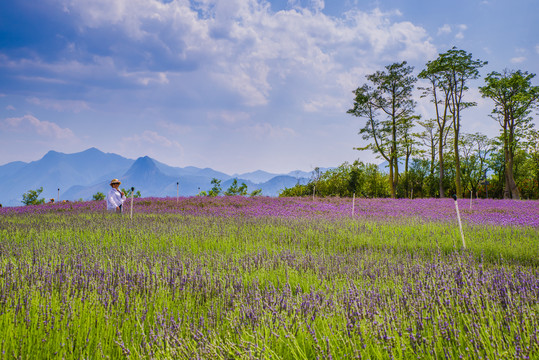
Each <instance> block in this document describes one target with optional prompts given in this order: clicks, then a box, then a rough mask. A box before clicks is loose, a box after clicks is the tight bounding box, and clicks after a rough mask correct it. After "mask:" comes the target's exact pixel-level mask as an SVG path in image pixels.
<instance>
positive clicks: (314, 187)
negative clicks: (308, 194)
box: [313, 186, 316, 201]
mask: <svg viewBox="0 0 539 360" xmlns="http://www.w3.org/2000/svg"><path fill="white" fill-rule="evenodd" d="M315 191H316V186H313V201H314V192H315Z"/></svg>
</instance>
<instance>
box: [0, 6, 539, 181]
mask: <svg viewBox="0 0 539 360" xmlns="http://www.w3.org/2000/svg"><path fill="white" fill-rule="evenodd" d="M453 46H456V47H458V48H460V49H463V50H466V51H468V52H471V53H472V54H473V56H474V58H478V59H481V60H486V61H488V62H489V64H488V65H487V66H486V67H485V68H483V69H482V71H481V74H482V76H485V75H486V74H488V73H489V72H491V71H502V70H503V69H505V68H508V69H521V70H525V71H529V72H531V73H536V74H537V73H539V3H538V2H537V1H535V0H513V1H501V0H456V1H434V0H430V1H427V0H411V1H404V0H402V1H398V0H390V1H359V0H336V1H323V0H274V1H265V0H226V1H225V0H197V1H195V0H167V1H163V0H160V1H159V0H40V1H35V0H6V1H2V2H0V165H1V164H5V163H8V162H11V161H16V160H21V161H33V160H37V159H39V158H41V157H42V156H43V155H44V154H45V153H46V152H47V151H49V150H56V151H60V152H66V153H72V152H78V151H82V150H85V149H87V148H89V147H97V148H99V149H100V150H102V151H105V152H114V153H117V154H120V155H122V156H125V157H129V158H133V159H134V158H137V157H139V156H144V155H149V156H151V157H153V158H155V159H157V160H159V161H162V162H164V163H167V164H169V165H173V166H181V167H183V166H189V165H193V166H197V167H211V168H214V169H216V170H220V171H224V172H226V173H229V174H232V173H241V172H247V171H253V170H257V169H262V170H266V171H271V172H288V171H292V170H296V169H300V170H305V171H310V170H312V169H313V168H314V167H316V166H320V167H329V166H337V165H339V164H341V163H343V162H344V161H353V160H355V159H358V158H359V159H360V160H363V161H365V162H380V160H377V159H375V157H374V156H373V155H372V154H369V153H365V152H361V153H360V152H358V151H355V150H353V147H357V146H361V145H362V144H363V142H362V140H361V138H360V136H359V135H358V134H357V133H358V131H359V129H360V128H361V127H362V125H363V121H362V120H361V119H359V118H354V117H352V116H350V115H348V114H346V110H347V109H349V108H350V107H351V106H352V103H353V94H352V91H353V90H354V89H355V88H357V87H358V86H360V85H362V84H363V83H364V82H365V75H367V74H370V73H373V72H375V71H377V70H381V69H383V67H384V66H385V65H389V64H391V63H393V62H397V61H399V62H400V61H403V60H406V61H408V62H409V64H411V65H413V66H414V67H415V73H416V74H417V73H418V72H419V71H420V70H421V69H422V68H423V66H424V65H425V63H426V62H427V61H428V60H432V59H434V58H436V56H437V54H438V53H441V52H445V51H446V50H448V49H450V48H451V47H453ZM534 84H536V85H537V84H538V81H537V79H534ZM479 85H482V81H478V82H477V83H476V84H474V85H473V86H472V89H471V90H470V91H469V93H468V94H467V100H469V101H476V102H477V103H478V106H477V107H476V108H474V109H469V110H466V112H465V113H464V114H463V127H464V131H465V132H482V133H484V134H487V135H489V136H494V135H496V133H497V131H498V127H497V126H498V125H497V123H496V122H494V121H493V120H491V119H490V118H489V117H488V114H489V112H490V110H491V108H492V103H490V101H489V100H486V99H481V97H480V95H479V92H478V91H477V86H479ZM417 100H418V106H417V113H418V114H421V115H422V116H423V117H424V118H428V117H431V116H432V111H431V106H430V104H429V103H428V102H427V101H425V100H421V99H420V98H419V97H418V98H417ZM535 116H536V118H535V123H536V124H537V125H539V124H538V122H537V115H535Z"/></svg>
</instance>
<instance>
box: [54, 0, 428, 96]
mask: <svg viewBox="0 0 539 360" xmlns="http://www.w3.org/2000/svg"><path fill="white" fill-rule="evenodd" d="M63 4H64V6H65V8H66V9H67V11H69V12H70V13H76V14H78V15H79V17H80V20H81V23H80V27H81V31H83V32H84V31H88V32H91V30H92V29H96V28H103V29H109V28H111V29H113V30H114V31H118V29H120V31H121V32H122V34H123V38H122V39H123V41H124V42H125V40H127V44H125V43H122V44H116V43H112V44H109V45H107V44H106V45H107V48H106V49H107V51H109V52H110V51H111V50H112V52H113V53H114V55H113V56H114V58H108V57H101V58H98V57H96V58H94V61H93V63H92V64H88V65H86V69H84V70H83V71H82V73H83V74H88V75H87V76H88V77H91V76H92V75H90V74H95V73H100V74H103V75H102V77H103V78H104V79H106V78H107V76H109V75H110V76H111V77H112V78H114V74H123V76H124V77H126V78H129V79H135V81H136V82H138V83H139V84H141V85H150V84H154V85H167V84H169V83H172V81H173V80H172V78H171V77H170V76H168V73H169V72H173V71H176V72H184V71H190V72H195V73H197V74H199V75H200V76H202V74H204V77H205V79H208V76H209V79H208V80H209V81H212V82H213V83H214V84H215V85H216V86H217V87H218V88H221V89H224V90H226V91H229V92H231V93H235V94H238V95H239V96H240V97H241V98H242V99H243V104H245V105H247V106H263V105H266V104H268V101H269V99H270V97H271V94H272V93H273V92H275V91H279V89H280V86H286V84H287V82H288V81H290V79H292V78H293V79H295V80H294V81H295V84H294V85H295V86H301V83H302V82H304V81H305V80H307V81H308V82H310V81H315V80H316V79H313V76H315V77H316V78H317V79H318V83H319V84H323V83H324V82H327V81H328V80H331V79H335V78H337V77H338V76H339V75H340V74H342V73H343V72H344V71H345V70H344V69H349V68H351V67H353V66H357V65H358V64H357V63H358V62H360V63H362V64H367V63H371V64H379V63H380V62H381V61H383V62H387V61H394V59H395V58H398V59H399V60H423V59H428V58H431V57H433V56H435V55H436V53H437V51H436V48H435V47H434V45H433V44H432V42H431V39H430V38H429V36H428V34H427V32H426V31H425V29H423V28H422V27H419V26H416V25H414V24H412V23H410V22H407V21H400V22H399V21H395V19H394V18H395V17H398V16H399V14H400V13H399V12H398V11H393V12H382V11H380V10H378V9H375V10H373V11H371V12H362V11H359V10H352V11H349V12H347V13H346V14H344V16H343V17H341V18H338V17H331V16H327V15H325V14H324V13H323V12H322V11H321V10H323V9H324V7H325V2H324V1H323V0H311V1H310V2H309V7H308V8H303V7H301V6H300V2H298V1H291V2H290V1H289V5H291V6H293V8H292V9H291V10H283V11H278V12H273V11H272V10H271V6H270V5H269V3H268V2H266V1H262V0H233V1H226V2H225V1H220V0H203V1H188V0H179V1H172V2H169V3H166V4H165V3H162V2H160V1H156V0H130V1H127V0H95V1H91V2H88V1H85V0H63ZM113 37H114V36H111V38H113ZM117 37H120V36H117ZM130 42H131V43H130ZM132 48H136V49H140V51H139V52H137V53H136V54H135V56H133V54H132V52H130V51H127V50H125V49H132ZM113 59H114V60H113ZM100 61H103V63H102V64H100ZM133 61H138V62H139V64H138V65H139V66H141V65H142V66H147V71H142V72H140V70H137V71H133V70H135V68H134V69H133V70H131V71H130V70H129V69H122V68H120V67H121V66H124V67H125V66H128V64H129V63H130V62H133ZM126 64H127V65H126ZM71 65H72V66H71V67H68V68H67V71H70V72H71V71H72V72H73V73H78V74H80V73H81V72H80V71H79V72H76V68H77V65H78V64H71ZM382 65H386V64H385V63H382ZM361 66H363V65H361ZM94 67H103V68H104V70H103V71H100V72H99V71H95V70H96V69H93V68H94ZM154 67H155V69H156V70H152V68H154ZM163 67H165V68H168V70H166V71H164V70H163ZM136 68H137V69H140V67H136ZM184 68H185V69H184ZM65 70H66V69H65V68H64V71H65ZM174 81H175V82H174V83H173V84H172V85H173V86H188V85H189V84H185V85H184V84H178V83H177V81H180V80H177V78H175V80H174ZM194 86H197V85H194ZM319 90H320V89H319V88H318V87H317V86H314V87H311V91H319ZM328 90H329V89H328V88H327V87H326V88H325V91H328ZM332 91H335V90H334V89H333V90H332Z"/></svg>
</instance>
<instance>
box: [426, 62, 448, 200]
mask: <svg viewBox="0 0 539 360" xmlns="http://www.w3.org/2000/svg"><path fill="white" fill-rule="evenodd" d="M418 78H420V79H425V80H428V81H429V82H430V84H429V86H427V87H420V88H419V89H420V90H422V91H423V93H422V95H421V97H431V102H432V103H433V104H434V110H435V113H436V119H435V121H436V124H437V126H438V130H437V132H436V133H437V135H438V141H437V143H438V190H439V193H440V197H441V198H443V197H444V196H445V188H444V177H445V175H444V165H445V164H444V148H445V144H446V140H447V135H448V133H449V129H450V128H451V115H450V113H449V104H450V98H451V86H450V84H451V82H450V79H449V76H448V75H447V73H446V63H445V61H444V59H443V58H441V55H440V57H438V58H437V59H436V60H433V61H429V62H427V65H426V68H425V69H424V70H422V71H421V72H420V73H419V75H418Z"/></svg>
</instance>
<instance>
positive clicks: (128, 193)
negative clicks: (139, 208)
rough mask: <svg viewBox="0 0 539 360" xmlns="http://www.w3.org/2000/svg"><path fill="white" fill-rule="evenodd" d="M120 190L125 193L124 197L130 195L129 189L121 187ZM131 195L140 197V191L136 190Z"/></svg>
mask: <svg viewBox="0 0 539 360" xmlns="http://www.w3.org/2000/svg"><path fill="white" fill-rule="evenodd" d="M122 192H123V193H124V194H125V197H131V189H127V190H126V189H124V188H122ZM133 197H135V198H139V197H141V195H140V191H139V190H137V192H136V193H135V194H134V196H133Z"/></svg>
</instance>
